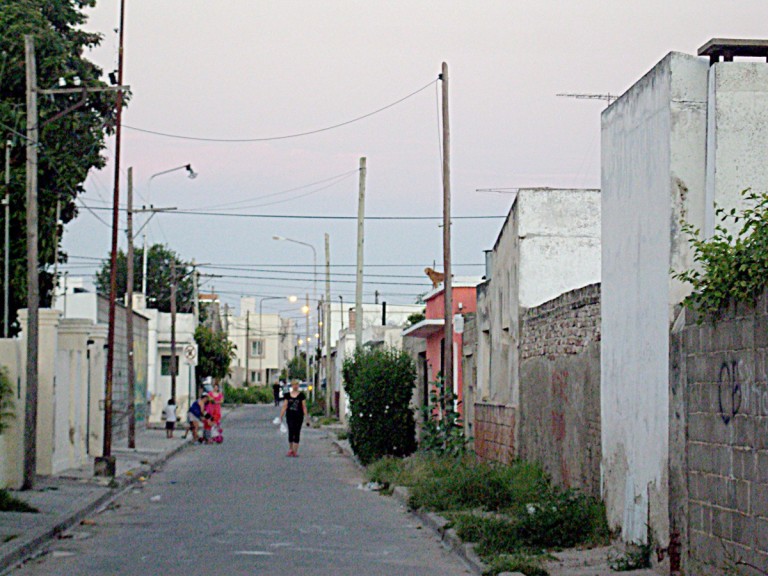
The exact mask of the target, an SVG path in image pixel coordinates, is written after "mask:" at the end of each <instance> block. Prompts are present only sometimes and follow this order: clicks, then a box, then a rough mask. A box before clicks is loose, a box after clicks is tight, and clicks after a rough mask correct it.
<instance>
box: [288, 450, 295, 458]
mask: <svg viewBox="0 0 768 576" xmlns="http://www.w3.org/2000/svg"><path fill="white" fill-rule="evenodd" d="M286 456H288V457H291V456H296V454H294V453H293V450H288V454H286Z"/></svg>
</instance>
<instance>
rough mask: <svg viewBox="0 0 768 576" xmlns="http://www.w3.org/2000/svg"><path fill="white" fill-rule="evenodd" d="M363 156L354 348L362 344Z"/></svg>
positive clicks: (358, 224) (364, 165) (364, 161)
mask: <svg viewBox="0 0 768 576" xmlns="http://www.w3.org/2000/svg"><path fill="white" fill-rule="evenodd" d="M366 171H367V168H366V160H365V157H363V158H360V191H359V197H358V201H357V278H356V282H355V348H360V347H361V346H362V345H363V244H364V234H365V174H366Z"/></svg>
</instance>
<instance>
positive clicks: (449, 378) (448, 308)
mask: <svg viewBox="0 0 768 576" xmlns="http://www.w3.org/2000/svg"><path fill="white" fill-rule="evenodd" d="M440 78H441V80H442V81H443V274H445V279H444V280H443V298H444V300H445V336H444V338H445V341H444V344H443V350H444V355H443V358H444V362H443V379H444V380H443V381H444V382H445V386H447V389H448V390H450V392H451V393H453V281H452V278H451V127H450V123H449V118H448V64H446V63H445V62H443V70H442V74H440Z"/></svg>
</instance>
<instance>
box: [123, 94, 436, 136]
mask: <svg viewBox="0 0 768 576" xmlns="http://www.w3.org/2000/svg"><path fill="white" fill-rule="evenodd" d="M437 82H438V79H435V80H432V81H431V82H430V83H429V84H427V85H425V86H422V87H421V88H419V89H418V90H415V91H413V92H411V93H410V94H408V95H407V96H403V97H402V98H400V99H399V100H396V101H395V102H392V103H391V104H387V105H386V106H383V107H381V108H378V109H377V110H374V111H373V112H369V113H368V114H363V115H362V116H358V117H357V118H353V119H352V120H347V121H346V122H341V123H339V124H334V125H333V126H326V127H325V128H318V129H317V130H309V131H307V132H297V133H295V134H285V135H283V136H270V137H268V138H204V137H196V136H184V135H181V134H170V133H168V132H158V131H156V130H147V129H146V128H137V127H135V126H127V125H125V124H123V128H127V129H129V130H135V131H136V132H143V133H145V134H152V135H154V136H164V137H165V138H178V139H180V140H195V141H198V142H225V143H226V142H228V143H238V142H239V143H243V142H269V141H271V140H287V139H289V138H298V137H300V136H309V135H311V134H319V133H320V132H327V131H328V130H334V129H336V128H341V127H342V126H346V125H348V124H352V123H354V122H358V121H360V120H364V119H365V118H370V117H371V116H373V115H374V114H378V113H379V112H383V111H384V110H387V109H389V108H392V107H393V106H397V105H398V104H400V103H401V102H404V101H406V100H408V99H409V98H411V97H412V96H415V95H416V94H418V93H419V92H422V91H424V90H426V89H427V88H429V87H430V86H432V85H433V84H436V83H437Z"/></svg>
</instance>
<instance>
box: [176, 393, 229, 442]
mask: <svg viewBox="0 0 768 576" xmlns="http://www.w3.org/2000/svg"><path fill="white" fill-rule="evenodd" d="M203 390H204V391H203V393H202V395H201V396H200V398H198V399H197V400H195V401H194V402H192V404H190V406H189V410H187V428H186V430H185V431H184V434H183V436H182V438H186V437H187V434H190V433H191V434H192V439H193V440H194V441H195V442H200V443H203V444H211V443H214V442H215V443H221V442H222V441H223V440H224V437H223V434H222V429H221V405H222V404H223V403H224V394H223V393H222V392H221V389H220V388H219V385H218V384H213V385H211V384H210V383H206V384H205V385H204V387H203ZM163 419H164V420H165V436H166V438H173V431H174V429H175V428H176V422H177V421H178V417H177V415H176V402H175V400H174V399H173V398H170V399H169V400H168V404H167V405H166V406H165V408H164V409H163Z"/></svg>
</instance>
